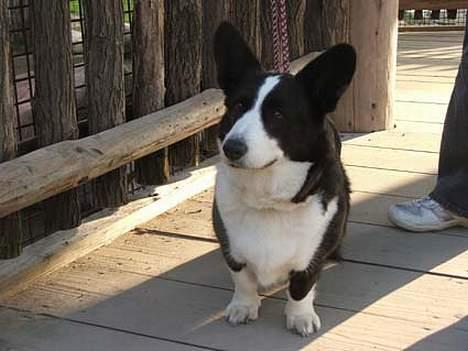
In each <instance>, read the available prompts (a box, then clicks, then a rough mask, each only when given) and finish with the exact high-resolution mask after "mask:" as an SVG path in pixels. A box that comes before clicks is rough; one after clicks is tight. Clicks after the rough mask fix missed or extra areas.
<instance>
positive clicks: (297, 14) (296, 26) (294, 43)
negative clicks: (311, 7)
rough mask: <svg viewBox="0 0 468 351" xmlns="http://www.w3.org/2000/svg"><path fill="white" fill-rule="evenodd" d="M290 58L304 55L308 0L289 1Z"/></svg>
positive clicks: (293, 58)
mask: <svg viewBox="0 0 468 351" xmlns="http://www.w3.org/2000/svg"><path fill="white" fill-rule="evenodd" d="M286 6H287V10H288V34H289V58H290V59H291V60H295V59H296V58H298V57H301V56H302V55H304V15H305V10H306V0H290V1H288V3H287V5H286Z"/></svg>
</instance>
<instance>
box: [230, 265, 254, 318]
mask: <svg viewBox="0 0 468 351" xmlns="http://www.w3.org/2000/svg"><path fill="white" fill-rule="evenodd" d="M231 276H232V280H233V281H234V285H235V289H234V295H233V297H232V300H231V303H230V304H229V305H228V306H227V308H226V311H225V315H226V320H227V321H228V322H229V323H230V324H232V325H238V324H241V323H247V322H248V321H249V320H255V319H257V318H258V308H259V307H260V297H259V296H258V292H257V287H258V285H257V281H256V279H255V277H254V276H253V275H252V273H251V272H249V271H248V270H247V269H246V268H243V269H242V270H241V271H240V272H233V271H231Z"/></svg>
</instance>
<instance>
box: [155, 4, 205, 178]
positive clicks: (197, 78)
mask: <svg viewBox="0 0 468 351" xmlns="http://www.w3.org/2000/svg"><path fill="white" fill-rule="evenodd" d="M165 10H166V11H165V21H164V28H165V30H164V32H165V40H164V46H165V62H166V64H165V82H166V96H165V104H166V106H170V105H173V104H175V103H178V102H180V101H182V100H185V99H187V98H189V97H191V96H193V95H195V94H197V93H199V92H200V82H201V62H202V60H201V34H202V23H201V18H202V2H201V0H166V3H165ZM199 160H200V135H199V134H198V135H194V136H192V137H190V138H188V139H186V140H182V141H180V142H178V143H177V144H175V145H173V146H171V147H170V148H169V162H170V165H171V170H172V172H177V171H179V170H181V169H183V168H187V167H190V166H196V165H198V162H199Z"/></svg>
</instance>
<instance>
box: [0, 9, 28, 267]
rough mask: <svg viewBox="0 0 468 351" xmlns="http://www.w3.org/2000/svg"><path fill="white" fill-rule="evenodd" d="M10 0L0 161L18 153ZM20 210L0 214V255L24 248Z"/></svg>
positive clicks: (2, 57) (3, 37) (2, 36)
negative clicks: (9, 213) (5, 214)
mask: <svg viewBox="0 0 468 351" xmlns="http://www.w3.org/2000/svg"><path fill="white" fill-rule="evenodd" d="M8 24H9V17H8V8H7V2H6V1H2V2H0V43H2V45H0V162H3V161H8V160H11V159H12V158H14V157H15V156H16V148H17V147H16V145H17V144H16V131H15V111H14V108H13V91H12V79H11V78H12V77H11V52H10V33H9V25H8ZM22 239H23V230H22V227H21V215H20V212H15V213H13V214H11V215H9V216H6V217H3V218H0V259H8V258H14V257H17V256H19V255H20V254H21V251H22Z"/></svg>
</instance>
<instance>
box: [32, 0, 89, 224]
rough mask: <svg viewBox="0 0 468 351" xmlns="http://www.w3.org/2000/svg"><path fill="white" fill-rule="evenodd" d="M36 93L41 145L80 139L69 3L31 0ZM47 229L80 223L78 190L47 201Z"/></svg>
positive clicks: (34, 100) (35, 102) (33, 110)
mask: <svg viewBox="0 0 468 351" xmlns="http://www.w3.org/2000/svg"><path fill="white" fill-rule="evenodd" d="M31 6H32V7H31V11H32V13H34V16H31V25H32V38H33V40H32V43H33V45H32V51H33V57H34V73H35V95H34V98H33V104H32V112H33V115H34V116H35V120H36V128H37V137H38V144H39V146H40V147H42V146H46V145H49V144H54V143H56V142H59V141H62V140H70V139H76V138H77V137H78V125H77V120H76V108H75V97H74V87H73V82H74V77H73V59H72V43H71V32H70V10H69V2H68V1H62V0H34V1H32V2H31ZM43 205H44V206H43V207H44V211H45V218H46V219H45V221H46V223H45V226H46V232H53V231H56V230H61V229H69V228H72V227H76V226H77V225H79V224H80V221H81V213H80V206H79V201H78V191H77V189H73V190H70V191H67V192H65V193H62V194H60V195H57V196H55V197H53V198H50V199H48V200H46V201H44V204H43Z"/></svg>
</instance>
